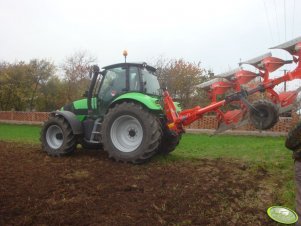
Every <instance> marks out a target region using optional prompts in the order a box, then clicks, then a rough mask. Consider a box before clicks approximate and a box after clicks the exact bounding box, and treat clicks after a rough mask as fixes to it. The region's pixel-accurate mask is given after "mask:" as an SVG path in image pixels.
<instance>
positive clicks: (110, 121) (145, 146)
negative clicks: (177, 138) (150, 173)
mask: <svg viewBox="0 0 301 226" xmlns="http://www.w3.org/2000/svg"><path fill="white" fill-rule="evenodd" d="M101 134H102V141H103V147H104V150H105V151H106V152H108V154H109V157H110V158H113V159H115V160H116V161H121V162H131V163H134V164H140V163H144V162H145V161H147V160H149V159H150V158H151V157H152V156H153V155H154V154H156V152H157V149H158V146H159V144H160V141H161V136H162V131H161V127H160V124H159V122H158V120H157V117H156V116H155V115H154V114H152V113H150V112H149V111H147V110H146V109H144V108H143V107H142V106H141V105H139V104H136V103H133V102H130V103H127V102H123V103H121V104H117V105H115V106H114V107H113V108H111V109H110V110H109V112H108V113H107V114H106V115H105V118H104V121H103V123H102V132H101Z"/></svg>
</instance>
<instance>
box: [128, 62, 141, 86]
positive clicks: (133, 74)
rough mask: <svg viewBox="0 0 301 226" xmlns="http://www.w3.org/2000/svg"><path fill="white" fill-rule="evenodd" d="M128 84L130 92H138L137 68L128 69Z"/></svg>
mask: <svg viewBox="0 0 301 226" xmlns="http://www.w3.org/2000/svg"><path fill="white" fill-rule="evenodd" d="M129 83H130V90H131V91H140V80H139V73H138V68H137V67H130V70H129Z"/></svg>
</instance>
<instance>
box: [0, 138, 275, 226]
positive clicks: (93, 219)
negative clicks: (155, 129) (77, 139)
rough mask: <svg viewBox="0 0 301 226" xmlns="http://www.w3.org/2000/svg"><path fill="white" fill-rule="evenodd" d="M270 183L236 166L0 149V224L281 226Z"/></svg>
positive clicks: (7, 145) (32, 148) (23, 148)
mask: <svg viewBox="0 0 301 226" xmlns="http://www.w3.org/2000/svg"><path fill="white" fill-rule="evenodd" d="M267 177H268V173H267V172H266V171H265V170H263V169H259V170H255V171H254V170H252V169H251V168H250V167H249V166H248V165H247V164H243V163H241V162H238V161H231V160H223V159H215V160H209V159H201V160H199V161H193V162H188V161H185V162H173V163H162V162H159V161H156V160H153V161H152V162H150V163H147V164H145V165H138V166H135V165H130V164H122V163H116V162H113V161H112V160H109V159H108V158H107V155H106V154H105V153H103V152H101V151H87V150H82V149H79V150H77V151H76V153H74V154H73V155H72V156H68V157H62V158H54V157H49V156H47V155H46V154H45V153H43V152H42V151H41V150H40V148H39V147H38V146H30V145H21V144H16V143H6V142H0V225H139V226H141V225H153V226H154V225H252V226H254V225H276V224H275V223H274V222H272V221H271V220H270V219H269V218H268V217H267V215H266V209H267V207H268V206H270V205H271V204H272V201H273V192H272V191H269V189H267V188H266V187H265V183H264V181H265V180H266V179H267Z"/></svg>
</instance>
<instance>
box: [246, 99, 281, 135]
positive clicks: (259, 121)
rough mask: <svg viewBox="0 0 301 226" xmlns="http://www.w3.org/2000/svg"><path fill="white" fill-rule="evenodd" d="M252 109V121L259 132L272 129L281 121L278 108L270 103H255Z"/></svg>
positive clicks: (260, 101) (265, 101)
mask: <svg viewBox="0 0 301 226" xmlns="http://www.w3.org/2000/svg"><path fill="white" fill-rule="evenodd" d="M252 105H253V108H251V109H250V120H251V123H252V125H253V126H254V127H255V128H256V129H259V130H267V129H270V128H272V127H273V126H274V125H275V124H276V123H277V122H278V119H279V109H278V107H277V106H276V105H275V104H273V103H272V102H270V101H267V100H259V101H255V102H254V103H253V104H252Z"/></svg>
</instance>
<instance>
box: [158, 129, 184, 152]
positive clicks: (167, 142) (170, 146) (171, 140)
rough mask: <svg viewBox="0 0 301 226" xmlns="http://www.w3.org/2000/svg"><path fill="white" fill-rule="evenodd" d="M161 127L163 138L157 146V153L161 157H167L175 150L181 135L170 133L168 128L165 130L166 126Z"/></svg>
mask: <svg viewBox="0 0 301 226" xmlns="http://www.w3.org/2000/svg"><path fill="white" fill-rule="evenodd" d="M162 127H163V128H162V131H163V137H162V140H161V143H160V145H159V148H158V152H159V153H161V154H163V155H168V154H169V153H171V152H173V151H174V150H175V149H176V147H177V146H178V144H179V143H180V140H181V138H182V134H177V133H175V132H172V131H170V130H169V129H168V128H166V125H162Z"/></svg>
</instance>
